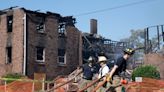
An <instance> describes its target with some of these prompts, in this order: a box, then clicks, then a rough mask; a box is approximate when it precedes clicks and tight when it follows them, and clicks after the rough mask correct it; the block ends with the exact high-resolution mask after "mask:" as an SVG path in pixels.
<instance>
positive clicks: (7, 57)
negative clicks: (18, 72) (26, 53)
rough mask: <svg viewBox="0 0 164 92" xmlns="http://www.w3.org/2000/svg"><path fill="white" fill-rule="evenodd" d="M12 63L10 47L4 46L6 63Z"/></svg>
mask: <svg viewBox="0 0 164 92" xmlns="http://www.w3.org/2000/svg"><path fill="white" fill-rule="evenodd" d="M10 63H12V47H11V46H10V47H6V64H10Z"/></svg>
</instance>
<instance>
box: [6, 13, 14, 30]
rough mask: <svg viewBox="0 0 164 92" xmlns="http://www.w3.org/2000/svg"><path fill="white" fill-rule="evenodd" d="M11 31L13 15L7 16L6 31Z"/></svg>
mask: <svg viewBox="0 0 164 92" xmlns="http://www.w3.org/2000/svg"><path fill="white" fill-rule="evenodd" d="M12 31H13V15H9V16H7V32H12Z"/></svg>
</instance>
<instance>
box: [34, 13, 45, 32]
mask: <svg viewBox="0 0 164 92" xmlns="http://www.w3.org/2000/svg"><path fill="white" fill-rule="evenodd" d="M37 20H38V22H37V23H36V31H37V32H38V33H44V32H45V17H41V16H39V17H37Z"/></svg>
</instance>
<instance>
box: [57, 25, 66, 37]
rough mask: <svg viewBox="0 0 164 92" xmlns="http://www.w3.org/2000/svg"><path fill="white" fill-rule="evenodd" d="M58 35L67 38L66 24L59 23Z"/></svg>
mask: <svg viewBox="0 0 164 92" xmlns="http://www.w3.org/2000/svg"><path fill="white" fill-rule="evenodd" d="M58 34H59V37H65V36H66V23H65V22H62V23H59V25H58Z"/></svg>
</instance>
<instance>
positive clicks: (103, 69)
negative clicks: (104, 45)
mask: <svg viewBox="0 0 164 92" xmlns="http://www.w3.org/2000/svg"><path fill="white" fill-rule="evenodd" d="M106 62H107V58H106V57H105V56H99V57H98V63H99V64H100V66H101V68H100V69H99V74H98V78H99V79H100V81H99V83H98V85H97V87H98V86H100V88H99V89H98V90H97V91H96V92H105V90H106V88H107V86H108V83H107V82H106V77H105V75H106V74H107V73H108V72H109V67H108V66H107V65H106ZM104 82H105V83H104Z"/></svg>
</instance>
